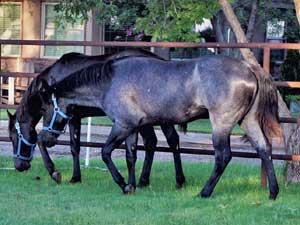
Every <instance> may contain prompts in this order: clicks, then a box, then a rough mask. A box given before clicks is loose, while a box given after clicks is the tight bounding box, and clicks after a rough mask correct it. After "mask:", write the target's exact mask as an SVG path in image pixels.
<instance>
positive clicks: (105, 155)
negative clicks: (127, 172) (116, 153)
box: [101, 123, 132, 194]
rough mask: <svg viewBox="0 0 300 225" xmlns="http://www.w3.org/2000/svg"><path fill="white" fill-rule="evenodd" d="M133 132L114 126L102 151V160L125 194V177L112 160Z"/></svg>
mask: <svg viewBox="0 0 300 225" xmlns="http://www.w3.org/2000/svg"><path fill="white" fill-rule="evenodd" d="M131 133H132V130H130V129H128V128H124V127H122V126H121V125H118V124H117V123H116V124H114V125H113V127H112V130H111V132H110V134H109V136H108V139H107V141H106V143H105V145H104V147H103V149H102V151H101V155H102V160H103V161H104V163H105V164H106V166H107V168H108V170H109V171H110V173H111V175H112V177H113V179H114V181H115V182H116V183H117V184H118V185H119V186H120V188H121V189H122V191H123V193H124V194H126V193H127V191H126V190H127V184H126V183H125V181H124V177H122V175H121V174H120V173H119V171H118V169H117V167H116V166H115V164H114V162H113V161H112V159H111V153H112V151H113V150H114V149H115V148H117V147H118V146H119V145H120V144H121V143H122V142H123V141H124V140H125V139H126V138H127V137H128V136H129V135H130V134H131Z"/></svg>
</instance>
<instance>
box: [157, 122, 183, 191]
mask: <svg viewBox="0 0 300 225" xmlns="http://www.w3.org/2000/svg"><path fill="white" fill-rule="evenodd" d="M161 129H162V131H163V133H164V135H165V136H166V139H167V142H168V145H169V146H170V148H171V149H172V152H173V157H174V165H175V173H176V187H177V188H182V186H183V184H184V182H185V177H184V173H183V170H182V164H181V157H180V150H179V135H178V134H177V132H176V130H175V127H174V126H171V125H161Z"/></svg>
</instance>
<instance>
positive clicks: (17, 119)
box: [8, 50, 185, 188]
mask: <svg viewBox="0 0 300 225" xmlns="http://www.w3.org/2000/svg"><path fill="white" fill-rule="evenodd" d="M126 55H143V56H147V57H156V58H158V59H160V60H162V59H161V58H159V57H158V56H156V55H154V54H153V53H151V52H148V51H144V50H127V51H124V52H121V53H118V54H115V55H101V56H86V55H83V54H80V53H68V54H65V55H64V56H62V57H61V58H60V59H59V60H58V61H56V63H55V64H54V65H52V66H50V67H48V68H47V69H46V70H45V71H43V72H42V73H41V74H40V75H39V76H38V77H37V78H35V79H34V80H33V82H32V83H31V84H30V86H29V88H28V90H27V91H26V92H25V93H24V96H23V98H22V101H21V104H20V106H19V107H18V108H17V110H16V113H15V114H14V115H11V114H10V113H9V112H8V115H9V133H10V138H11V141H12V143H13V149H14V164H15V168H16V169H17V170H19V171H24V170H27V169H29V168H30V161H31V159H32V154H33V150H34V147H35V143H36V142H38V145H39V148H40V150H41V155H42V158H43V161H44V164H45V167H46V168H47V170H48V173H49V175H50V176H51V177H52V179H53V180H55V181H56V182H57V183H60V182H61V174H60V172H59V171H57V170H56V169H55V166H54V163H53V161H52V160H51V158H50V156H49V154H48V151H47V148H46V147H52V146H54V145H55V144H56V141H57V137H58V136H59V135H60V134H62V133H64V131H63V130H62V129H60V128H59V127H56V124H53V125H51V126H47V129H45V127H46V126H44V128H43V130H42V131H41V132H40V134H39V135H37V133H36V131H35V126H36V124H37V123H38V121H39V120H40V118H41V117H42V116H44V123H46V122H47V119H48V118H50V119H52V118H54V117H52V114H53V113H54V111H55V107H54V105H53V104H54V102H53V98H51V95H49V94H47V93H46V92H45V89H44V88H43V86H45V85H47V86H51V85H52V84H54V83H59V81H60V80H62V79H64V78H66V77H68V76H69V75H70V74H72V73H74V72H75V71H77V70H80V69H82V68H84V67H86V66H91V65H93V64H96V63H101V62H103V61H105V60H106V59H108V58H110V59H112V58H116V57H122V56H126ZM47 97H48V99H47ZM54 101H56V100H54ZM72 115H73V116H72V118H70V119H69V118H68V117H67V116H66V115H65V114H63V113H62V112H61V113H59V114H58V117H59V116H62V119H63V120H65V122H66V121H68V124H69V130H70V144H71V152H72V156H73V176H72V178H71V180H70V182H71V183H76V182H81V171H80V164H79V152H80V126H81V118H83V117H87V116H105V113H104V112H103V111H102V110H101V109H99V108H96V107H81V106H76V107H73V108H72ZM55 117H56V116H55ZM55 119H56V118H54V120H55ZM161 128H162V131H163V133H164V134H165V136H166V139H167V142H168V144H169V146H170V148H171V149H173V150H174V151H173V156H174V164H175V172H176V187H177V188H181V187H182V186H183V184H184V183H185V177H184V174H183V170H182V164H181V158H180V153H179V151H178V147H179V136H178V134H177V132H176V130H175V128H174V126H168V125H162V126H161ZM140 134H141V135H142V138H143V142H144V145H145V149H146V154H145V161H144V165H143V169H142V173H141V177H140V181H139V186H140V187H144V186H147V185H149V183H150V181H149V177H150V172H151V167H152V163H153V156H154V150H155V147H156V144H157V138H156V135H155V132H154V129H153V127H151V126H145V127H143V128H142V129H140ZM130 140H131V139H130V138H128V141H130ZM133 145H134V147H136V141H135V142H134V143H133ZM128 154H129V152H128V151H126V158H127V161H128V159H129V156H128ZM128 165H130V163H128ZM132 183H133V185H132V186H135V180H134V181H132Z"/></svg>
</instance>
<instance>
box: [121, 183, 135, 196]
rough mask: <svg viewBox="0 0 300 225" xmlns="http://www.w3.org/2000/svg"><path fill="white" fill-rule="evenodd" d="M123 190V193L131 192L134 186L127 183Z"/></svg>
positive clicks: (133, 190)
mask: <svg viewBox="0 0 300 225" xmlns="http://www.w3.org/2000/svg"><path fill="white" fill-rule="evenodd" d="M123 192H124V194H133V193H134V192H135V187H134V186H133V185H132V184H127V185H126V186H125V188H124V190H123Z"/></svg>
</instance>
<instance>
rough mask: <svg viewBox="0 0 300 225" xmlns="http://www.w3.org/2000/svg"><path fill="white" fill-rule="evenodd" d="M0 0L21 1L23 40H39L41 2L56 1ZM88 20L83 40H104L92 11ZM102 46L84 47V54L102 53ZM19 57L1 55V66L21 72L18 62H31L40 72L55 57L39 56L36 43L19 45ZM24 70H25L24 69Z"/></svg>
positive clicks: (38, 48) (38, 47) (8, 0)
mask: <svg viewBox="0 0 300 225" xmlns="http://www.w3.org/2000/svg"><path fill="white" fill-rule="evenodd" d="M0 2H21V3H22V21H21V24H22V28H21V38H22V39H23V40H41V33H42V4H43V2H52V3H55V2H57V1H53V0H22V1H20V0H0ZM90 18H91V19H90V20H89V21H88V22H87V24H86V25H85V40H87V41H102V40H104V32H103V27H102V26H100V25H98V24H96V21H95V19H94V16H93V13H91V16H90ZM103 52H104V51H103V47H86V48H85V53H86V54H93V55H94V54H102V53H103ZM20 58H22V60H17V57H2V58H1V68H3V69H5V70H7V71H12V72H15V71H17V72H22V71H20V70H22V68H24V66H23V65H18V63H22V64H23V63H26V62H28V61H31V62H33V66H34V68H33V70H34V72H37V73H38V72H41V71H42V70H43V69H45V68H46V67H47V66H49V65H51V64H52V63H53V62H55V60H56V59H53V58H52V59H49V58H44V57H41V46H38V45H24V46H22V47H21V54H20ZM24 72H26V71H24Z"/></svg>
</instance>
